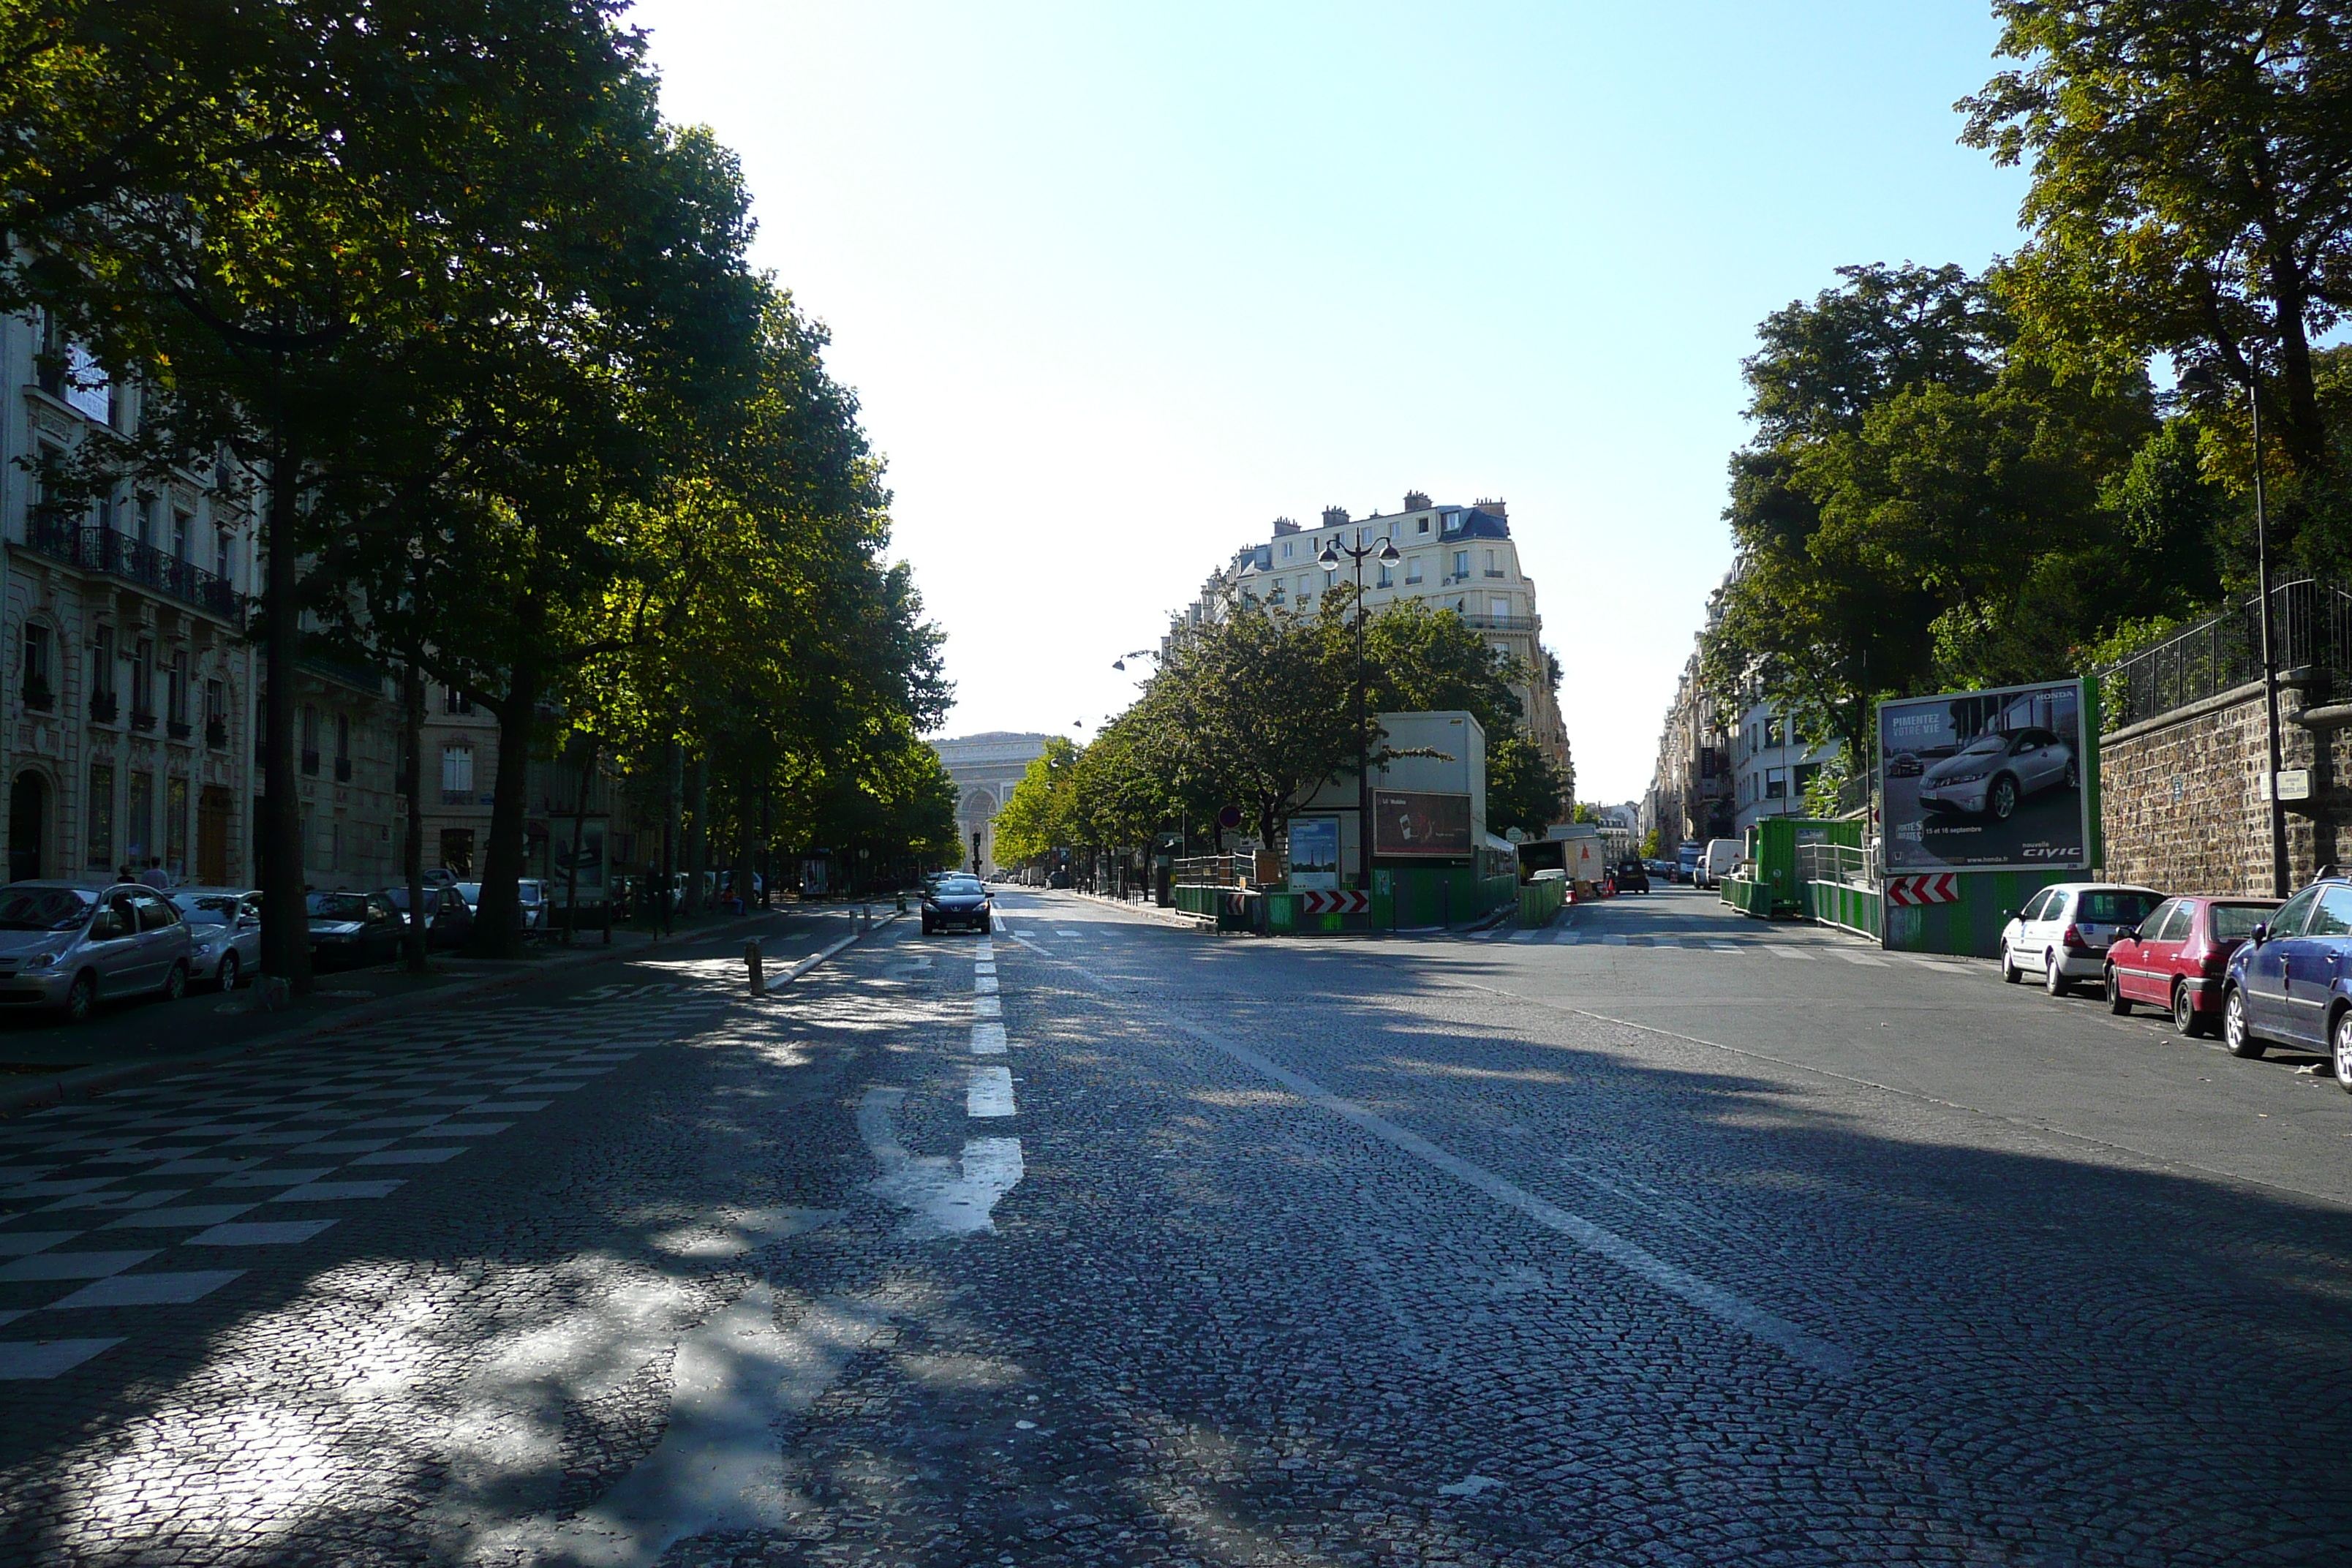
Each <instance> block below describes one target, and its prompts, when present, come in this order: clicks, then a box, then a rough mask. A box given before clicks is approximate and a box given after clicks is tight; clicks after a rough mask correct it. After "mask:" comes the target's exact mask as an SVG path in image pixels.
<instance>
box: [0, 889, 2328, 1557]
mask: <svg viewBox="0 0 2352 1568" xmlns="http://www.w3.org/2000/svg"><path fill="white" fill-rule="evenodd" d="M1533 934H1534V936H1535V940H1511V939H1510V938H1509V937H1508V936H1507V935H1503V936H1499V937H1497V938H1496V939H1494V940H1486V939H1461V938H1415V937H1412V936H1411V935H1407V936H1403V937H1399V938H1393V939H1383V940H1378V941H1369V942H1368V941H1360V940H1341V939H1332V940H1327V941H1298V942H1255V941H1249V940H1241V939H1224V940H1218V939H1212V938H1207V937H1202V936H1200V935H1197V934H1194V933H1191V932H1187V931H1178V930H1174V929H1171V928H1170V927H1169V926H1168V925H1166V924H1163V923H1161V922H1160V921H1157V920H1154V919H1151V918H1150V917H1147V916H1145V915H1143V914H1140V913H1138V912H1135V911H1132V910H1118V909H1114V908H1110V907H1108V906H1105V905H1101V904H1098V903H1094V902H1090V901H1087V900H1081V899H1078V898H1076V897H1075V896H1073V895H1067V894H1041V893H1026V892H1014V893H1013V894H1009V895H1008V896H1006V897H1005V898H1004V899H1003V900H1002V902H1001V905H1000V916H999V923H998V930H997V931H996V932H995V933H994V934H993V935H992V936H989V937H972V936H966V935H944V936H940V937H928V938H927V937H924V936H922V935H921V934H920V933H919V931H918V930H917V929H916V928H915V923H914V922H913V921H910V920H908V921H895V922H892V923H889V924H887V925H884V926H881V927H878V928H877V930H876V931H874V933H873V934H872V935H870V936H868V937H867V938H866V939H865V940H864V941H862V942H858V943H856V945H854V946H851V947H848V948H847V949H846V950H845V951H844V952H840V953H839V954H838V955H837V956H835V958H834V959H833V960H831V961H830V962H829V963H825V964H824V965H823V966H821V967H818V968H816V969H814V970H813V971H812V972H810V973H807V974H806V975H805V976H804V977H803V978H802V979H801V980H799V981H798V982H796V983H795V984H792V985H791V986H790V987H788V988H786V989H783V990H782V991H781V992H779V993H778V994H776V995H774V996H773V997H772V998H770V999H768V1000H766V1001H753V1000H751V999H749V998H747V997H746V996H745V995H744V994H743V988H742V966H741V963H740V958H739V957H737V956H736V955H735V953H734V952H733V951H732V950H729V949H725V948H722V947H721V946H719V945H717V944H712V945H709V946H705V947H702V948H687V949H684V950H681V951H678V952H672V953H669V954H666V955H663V956H658V957H646V958H642V959H638V960H635V961H634V962H631V963H625V964H611V965H600V966H598V967H597V968H595V969H594V970H593V971H583V972H582V973H578V974H572V975H565V976H559V977H551V978H550V979H549V980H547V981H546V982H544V983H542V984H540V985H538V986H536V987H534V988H530V989H526V990H521V991H518V992H515V993H513V994H511V996H510V997H509V998H507V999H503V1000H499V1001H498V1002H496V1003H495V1004H485V1005H476V1006H472V1007H464V1006H457V1007H451V1008H448V1009H446V1010H444V1011H442V1012H438V1013H432V1014H425V1015H420V1016H418V1017H417V1018H415V1019H411V1020H408V1021H406V1022H404V1023H402V1024H401V1025H399V1026H397V1027H396V1028H393V1029H387V1030H386V1031H384V1033H383V1035H382V1037H372V1038H370V1039H369V1040H368V1041H367V1042H366V1043H365V1044H363V1045H357V1044H343V1045H339V1046H335V1047H315V1048H299V1049H287V1050H282V1051H279V1052H276V1053H272V1054H265V1055H260V1056H256V1057H253V1058H246V1059H245V1060H243V1061H241V1062H240V1063H238V1064H236V1065H235V1066H233V1067H227V1068H212V1069H208V1070H206V1071H205V1072H203V1073H201V1074H198V1075H192V1076H188V1077H183V1078H179V1079H165V1080H162V1081H159V1082H154V1083H152V1084H146V1085H142V1086H137V1087H131V1088H125V1089H118V1090H116V1091H114V1092H111V1093H109V1094H106V1095H104V1096H102V1097H100V1098H98V1099H95V1100H86V1101H80V1102H76V1103H72V1104H68V1105H67V1106H64V1107H61V1108H58V1109H55V1110H45V1111H39V1112H34V1113H28V1114H25V1115H21V1116H18V1117H15V1118H12V1119H9V1120H7V1121H0V1163H5V1173H0V1183H5V1185H0V1378H5V1382H0V1390H5V1399H6V1403H7V1409H8V1412H9V1415H10V1419H9V1420H8V1422H7V1423H6V1424H5V1429H0V1561H5V1562H8V1563H40V1564H52V1563H55V1564H64V1563H77V1564H79V1563H98V1564H118V1563H119V1564H126V1565H127V1564H132V1563H141V1564H145V1563H185V1564H265V1563H266V1564H280V1563H286V1564H291V1563H319V1564H328V1563H335V1564H341V1563H383V1564H397V1563H453V1564H454V1563H488V1564H507V1563H513V1564H522V1563H548V1564H554V1563H580V1564H591V1563H594V1564H623V1563H656V1562H662V1563H679V1564H685V1563H691V1564H722V1563H796V1564H817V1563H824V1564H835V1563H844V1564H845V1563H858V1564H898V1563H911V1564H925V1565H931V1564H938V1565H946V1564H960V1563H1007V1564H1022V1565H1027V1564H1065V1563H1066V1564H1113V1563H1117V1564H1125V1563H1195V1564H1203V1565H1206V1564H1227V1563H1279V1564H1298V1565H1302V1568H1303V1565H1307V1564H1317V1565H1319V1564H1328V1563H1463V1564H1553V1563H1592V1564H1615V1563H1709V1564H1713V1563H1775V1564H1778V1563H1886V1562H1921V1563H1984V1564H2018V1565H2036V1568H2040V1565H2059V1564H2092V1563H2116V1564H2124V1563H2133V1564H2150V1565H2154V1564H2178V1563H2247V1562H2280V1563H2289V1562H2309V1563H2322V1562H2341V1561H2352V1486H2347V1479H2352V1477H2348V1476H2347V1471H2346V1461H2345V1460H2344V1458H2342V1457H2341V1456H2343V1455H2344V1454H2345V1453H2346V1452H2347V1446H2352V1415H2347V1411H2352V1400H2347V1395H2352V1339H2347V1335H2346V1334H2345V1332H2344V1331H2343V1328H2342V1321H2341V1320H2342V1317H2343V1302H2344V1301H2345V1300H2346V1297H2347V1289H2352V1209H2347V1205H2352V1163H2347V1162H2348V1161H2352V1154H2347V1151H2352V1105H2348V1104H2347V1103H2346V1100H2345V1097H2344V1096H2343V1095H2342V1094H2340V1093H2338V1092H2336V1090H2335V1089H2334V1088H2333V1086H2332V1085H2330V1084H2328V1083H2327V1082H2326V1080H2325V1079H2320V1078H2315V1077H2314V1076H2312V1075H2311V1074H2309V1073H2306V1072H2304V1071H2302V1070H2300V1069H2301V1068H2302V1067H2304V1066H2305V1064H2306V1062H2307V1058H2294V1057H2284V1058H2278V1059H2273V1060H2267V1061H2261V1062H2248V1061H2238V1060H2234V1059H2232V1058H2228V1057H2227V1056H2225V1055H2222V1054H2221V1053H2220V1052H2218V1051H2217V1050H2215V1049H2212V1048H2210V1047H2208V1046H2205V1045H2201V1044H2200V1043H2197V1042H2193V1041H2188V1040H2181V1039H2178V1038H2176V1037H2172V1036H2171V1035H2169V1034H2168V1033H2165V1032H2163V1031H2162V1030H2161V1029H2160V1028H2159V1026H2156V1025H2154V1024H2151V1023H2147V1022H2145V1021H2141V1020H2116V1019H2111V1018H2109V1017H2108V1016H2106V1015H2105V1012H2104V1011H2103V1010H2096V1011H2095V1010H2094V1009H2095V1005H2093V1004H2088V1003H2081V1004H2065V1003H2058V1002H2053V1001H2052V1000H2050V999H2049V998H2046V997H2042V996H2040V995H2038V994H2027V993H2024V992H2021V991H2020V990H2018V989H2015V988H2008V987H2003V986H2001V985H2000V984H1999V982H1998V980H1997V979H1996V978H1993V977H1992V976H1991V974H1990V966H1989V965H1984V964H1972V963H1959V962H1957V961H1950V962H1927V961H1911V960H1897V959H1895V958H1892V957H1889V956H1886V955H1882V954H1880V953H1878V952H1876V951H1875V950H1865V949H1860V948H1857V947H1854V946H1853V945H1851V944H1848V943H1846V942H1844V941H1843V939H1839V938H1835V937H1832V936H1829V935H1826V934H1824V933H1822V932H1819V931H1809V930H1796V929H1790V928H1785V927H1770V928H1768V927H1765V926H1762V925H1759V924H1756V923H1754V922H1746V921H1738V920H1737V919H1736V918H1734V917H1731V916H1729V915H1727V913H1725V912H1724V911H1723V910H1721V909H1720V907H1719V906H1718V905H1717V904H1716V903H1715V901H1714V900H1712V899H1710V898H1704V897H1701V896H1697V895H1692V894H1687V893H1679V892H1676V893H1668V892H1662V893H1661V894H1659V895H1657V896H1655V897H1654V898H1652V899H1649V900H1618V901H1617V902H1615V903H1613V904H1611V905H1606V906H1602V907H1601V908H1599V909H1597V910H1580V911H1578V912H1577V913H1576V915H1575V917H1574V920H1573V923H1571V924H1570V925H1568V926H1566V927H1564V928H1563V929H1562V930H1560V931H1548V932H1543V933H1533Z"/></svg>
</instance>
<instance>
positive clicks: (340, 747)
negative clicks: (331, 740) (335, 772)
mask: <svg viewBox="0 0 2352 1568" xmlns="http://www.w3.org/2000/svg"><path fill="white" fill-rule="evenodd" d="M351 760H352V716H351V715H350V714H348V713H338V714H336V715H335V761H337V762H339V763H348V762H350V761H351Z"/></svg>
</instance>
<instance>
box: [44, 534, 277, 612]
mask: <svg viewBox="0 0 2352 1568" xmlns="http://www.w3.org/2000/svg"><path fill="white" fill-rule="evenodd" d="M25 548H26V549H27V550H30V551H31V552H33V553H35V554H37V555H46V556H47V557H48V558H49V559H50V560H52V561H62V562H64V563H66V564H67V565H68V566H79V567H80V568H81V569H82V570H83V571H85V572H102V573H104V574H107V575H108V576H110V577H119V578H121V579H122V580H123V581H124V582H126V583H136V584H140V585H141V586H142V587H145V588H152V589H153V590H154V591H155V592H156V593H158V594H162V595H165V596H166V597H168V598H173V599H177V600H179V601H180V602H181V603H182V604H184V605H194V606H195V607H196V608H197V609H200V610H205V611H209V612H210V613H212V614H213V615H215V616H220V617H221V618H222V619H223V620H226V621H241V620H242V618H243V611H242V604H241V601H240V600H239V598H238V596H237V593H236V589H234V588H232V587H230V586H229V585H228V584H226V582H224V581H222V580H221V579H220V578H218V577H215V576H214V575H213V574H211V573H209V572H207V571H205V569H204V568H203V567H201V566H196V565H193V564H191V563H188V562H185V561H182V560H180V559H179V558H177V557H176V556H173V555H169V554H166V553H165V552H163V551H161V550H158V549H156V548H155V547H154V546H153V545H152V544H142V543H140V542H139V541H137V540H135V539H133V538H131V536H130V535H129V534H127V533H119V532H117V531H115V530H113V529H110V528H85V527H82V526H80V525H79V524H76V523H73V522H70V521H66V520H64V519H62V518H59V517H58V515H57V514H56V513H54V512H45V511H35V512H33V513H32V514H31V515H29V516H28V517H26V520H25Z"/></svg>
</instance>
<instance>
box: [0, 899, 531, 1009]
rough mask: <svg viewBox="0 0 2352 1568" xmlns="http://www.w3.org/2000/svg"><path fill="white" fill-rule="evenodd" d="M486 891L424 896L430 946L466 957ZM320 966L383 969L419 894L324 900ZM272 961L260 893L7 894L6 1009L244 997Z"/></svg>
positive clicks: (3, 911)
mask: <svg viewBox="0 0 2352 1568" xmlns="http://www.w3.org/2000/svg"><path fill="white" fill-rule="evenodd" d="M522 886H523V913H522V920H523V924H524V926H525V929H527V930H535V929H539V928H540V927H541V926H543V925H544V923H545V921H546V918H547V900H546V895H545V891H544V889H541V887H540V885H539V884H538V883H536V882H532V881H525V882H524V883H523V885H522ZM480 899H481V884H480V883H478V882H439V883H436V884H433V885H430V886H427V887H426V888H425V900H424V905H423V915H424V921H425V941H426V942H427V944H428V945H430V946H433V947H440V948H446V947H455V946H457V945H458V944H459V943H461V942H464V941H465V940H466V938H467V936H468V935H470V934H471V933H472V931H473V929H474V911H475V909H476V906H477V905H478V903H479V901H480ZM309 903H310V908H309V910H308V913H309V917H310V958H311V962H312V963H316V964H318V965H320V967H322V968H323V967H330V966H343V967H348V966H355V965H360V964H366V963H384V962H386V961H388V960H390V959H392V958H393V957H394V956H396V955H397V954H398V952H399V951H400V943H401V939H402V937H403V936H404V934H405V933H406V931H407V929H408V912H407V911H408V889H405V888H390V889H383V890H382V891H378V892H346V891H335V892H313V893H311V894H310V896H309ZM260 961H261V894H260V893H259V892H258V891H257V890H256V889H249V888H201V887H183V888H173V889H168V890H167V889H158V888H152V887H149V886H147V885H146V884H145V883H143V882H119V883H112V884H108V883H103V882H74V881H63V880H54V881H48V880H45V881H27V882H11V883H9V884H8V885H7V886H5V887H0V1005H16V1006H29V1007H48V1008H55V1009H57V1010H58V1011H61V1012H62V1013H64V1014H65V1016H67V1017H68V1018H69V1019H71V1020H74V1021H76V1022H79V1020H81V1019H83V1018H85V1017H88V1016H89V1013H90V1011H91V1009H93V1008H94V1007H96V1006H97V1005H98V1004H99V1003H100V1002H101V1001H111V1000H113V999H115V998H117V997H122V996H131V995H140V994H152V993H160V994H163V995H165V996H167V997H173V998H176V997H178V996H179V995H181V994H183V993H184V992H185V991H186V990H187V988H188V987H189V986H191V985H214V986H217V987H218V988H219V989H221V990H223V991H234V990H236V987H237V984H238V983H239V982H240V981H241V980H242V979H244V978H245V977H246V976H247V975H248V974H250V973H253V972H254V971H255V969H256V968H257V966H258V964H259V963H260Z"/></svg>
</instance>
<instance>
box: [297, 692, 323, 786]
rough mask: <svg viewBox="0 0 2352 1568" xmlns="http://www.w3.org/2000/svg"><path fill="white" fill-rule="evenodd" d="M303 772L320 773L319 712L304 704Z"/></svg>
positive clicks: (313, 707)
mask: <svg viewBox="0 0 2352 1568" xmlns="http://www.w3.org/2000/svg"><path fill="white" fill-rule="evenodd" d="M301 733H302V771H303V772H304V773H317V772H318V771H319V710H318V709H317V708H316V707H315V706H313V705H312V704H310V703H308V702H305V703H304V704H302V731H301Z"/></svg>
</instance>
